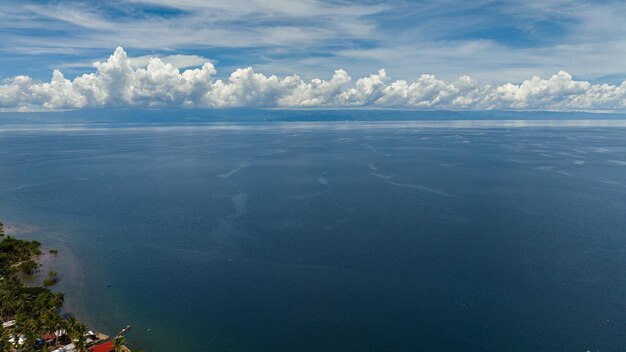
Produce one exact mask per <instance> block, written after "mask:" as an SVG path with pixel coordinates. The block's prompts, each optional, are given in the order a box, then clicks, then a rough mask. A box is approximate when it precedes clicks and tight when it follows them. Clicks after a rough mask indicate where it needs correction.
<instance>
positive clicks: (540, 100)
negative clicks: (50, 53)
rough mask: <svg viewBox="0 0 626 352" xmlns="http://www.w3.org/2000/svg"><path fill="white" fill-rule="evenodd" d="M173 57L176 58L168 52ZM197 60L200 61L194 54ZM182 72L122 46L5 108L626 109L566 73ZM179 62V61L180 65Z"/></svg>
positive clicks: (33, 86)
mask: <svg viewBox="0 0 626 352" xmlns="http://www.w3.org/2000/svg"><path fill="white" fill-rule="evenodd" d="M169 58H171V57H169ZM194 60H195V59H194ZM193 63H194V66H200V67H199V68H195V69H187V70H184V71H182V72H181V70H180V69H179V68H178V67H177V65H174V64H172V63H169V62H165V61H164V60H162V59H160V58H150V59H149V60H148V62H147V66H145V68H136V67H134V66H133V60H132V59H130V58H129V57H128V56H127V54H126V52H125V51H124V50H123V49H122V48H117V49H116V50H115V52H114V53H113V55H111V56H110V57H109V59H108V60H107V61H103V62H97V63H95V64H94V67H95V72H93V73H89V74H84V75H81V76H78V77H76V78H74V79H73V80H69V79H67V78H65V77H64V76H63V73H61V71H59V70H54V72H53V74H52V79H51V80H50V82H36V81H34V80H33V79H31V78H29V77H27V76H17V77H14V78H12V79H8V80H5V82H4V84H2V85H0V109H4V110H7V109H14V110H32V109H78V108H85V107H91V108H97V107H199V108H224V107H289V108H293V107H333V108H346V107H380V108H384V107H388V108H418V109H419V108H423V109H460V110H461V109H463V110H465V109H467V110H477V109H525V110H626V81H625V82H622V83H621V84H620V85H608V84H592V83H589V82H586V81H577V80H574V79H573V78H572V76H571V75H570V74H569V73H567V72H564V71H560V72H558V73H557V74H555V75H552V76H551V77H549V78H547V79H545V78H540V77H532V78H530V79H528V80H525V81H523V82H522V83H521V84H515V83H505V84H501V85H492V84H482V83H479V82H478V81H476V80H474V79H472V78H471V77H469V76H461V77H460V78H458V79H457V80H455V81H445V80H440V79H438V78H437V77H435V76H434V75H427V74H425V75H422V76H420V77H418V78H417V79H416V80H415V81H406V80H395V81H392V80H391V79H390V78H389V77H388V76H387V73H386V71H385V70H380V71H379V72H378V73H376V74H372V75H369V76H367V77H363V78H360V79H357V80H356V81H354V83H352V82H353V80H352V78H351V77H350V76H349V75H348V73H347V72H346V71H344V70H336V71H335V73H334V75H333V76H332V77H331V78H330V79H328V80H323V79H312V80H310V81H305V80H303V79H302V78H300V77H299V76H297V75H292V76H284V77H279V76H275V75H271V76H266V75H264V74H262V73H257V72H255V71H254V70H253V69H252V68H251V67H248V68H240V69H237V70H235V71H234V72H233V73H232V74H231V75H230V76H229V77H228V79H224V80H221V79H218V80H214V77H213V76H214V75H215V74H216V70H215V67H214V66H213V64H212V63H210V62H204V63H203V64H202V65H200V62H198V61H193ZM181 66H182V65H181Z"/></svg>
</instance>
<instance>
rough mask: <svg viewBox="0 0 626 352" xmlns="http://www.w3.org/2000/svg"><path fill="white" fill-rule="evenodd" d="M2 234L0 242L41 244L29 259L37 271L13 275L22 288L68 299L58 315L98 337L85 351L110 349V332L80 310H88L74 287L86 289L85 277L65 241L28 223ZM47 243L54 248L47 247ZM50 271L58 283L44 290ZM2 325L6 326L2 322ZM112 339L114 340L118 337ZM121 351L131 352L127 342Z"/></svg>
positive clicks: (70, 347)
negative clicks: (75, 320) (41, 289)
mask: <svg viewBox="0 0 626 352" xmlns="http://www.w3.org/2000/svg"><path fill="white" fill-rule="evenodd" d="M3 230H4V231H3V236H0V241H2V240H4V239H5V238H7V237H12V238H15V239H17V240H22V241H32V240H36V241H37V242H39V243H40V246H39V250H40V251H41V254H38V255H34V256H33V257H32V258H31V259H32V260H34V261H35V262H36V263H37V265H38V267H37V269H35V271H34V272H33V273H32V274H27V273H25V272H23V271H18V272H16V273H15V274H14V276H15V277H16V278H17V279H18V280H19V281H20V282H21V283H22V284H23V285H24V287H28V288H45V289H49V290H51V291H52V292H55V293H61V294H63V296H64V297H65V298H69V299H65V300H64V301H63V304H62V306H61V307H60V309H59V311H58V313H57V314H59V315H60V316H61V317H64V319H67V318H68V317H70V316H71V317H76V318H80V319H78V321H80V322H82V323H84V324H85V325H86V327H87V329H88V330H89V331H90V332H91V331H96V333H95V334H92V335H93V336H98V339H96V340H94V341H95V343H94V344H93V345H91V347H89V348H88V349H87V350H86V351H91V349H92V347H94V346H100V345H111V344H112V343H113V340H114V339H113V335H112V333H111V332H110V331H108V333H107V334H105V333H102V332H100V331H103V330H102V329H100V328H97V327H96V326H97V325H98V324H93V323H94V321H93V319H90V316H91V315H90V314H88V313H87V312H86V310H85V309H83V308H84V307H87V305H86V303H87V300H86V293H85V292H83V291H84V290H81V289H79V288H78V287H76V286H80V284H77V283H78V282H80V283H82V284H83V286H86V285H85V281H84V277H85V276H84V273H83V271H82V270H81V267H80V265H79V263H78V261H79V259H78V256H77V255H76V253H75V252H74V250H73V249H72V248H71V247H70V245H68V243H67V241H64V240H62V239H60V238H59V237H57V236H50V234H48V233H44V231H43V229H42V227H39V226H36V225H32V224H27V223H8V224H7V223H5V224H4V226H3ZM32 234H35V236H32V237H29V236H28V235H32ZM50 242H52V243H53V244H54V245H50ZM52 251H53V252H52ZM50 271H54V272H56V273H58V275H59V276H58V279H57V281H55V282H54V283H53V284H51V285H48V286H46V285H44V280H46V279H47V278H48V273H49V272H50ZM72 286H73V287H72ZM68 293H69V295H68ZM3 323H5V322H4V321H3ZM128 329H130V326H127V327H126V328H124V330H122V331H124V332H125V330H128ZM61 331H64V330H61ZM109 333H110V334H109ZM110 336H111V337H110ZM115 337H116V338H117V336H115ZM70 342H71V340H70ZM111 346H112V345H111ZM57 347H58V348H57V349H55V350H54V351H53V352H58V351H62V352H65V351H68V352H74V351H75V350H74V346H73V344H72V343H70V345H65V346H62V347H59V346H57ZM101 347H104V346H101ZM121 350H122V351H127V352H130V351H131V350H130V349H129V348H128V347H127V345H126V342H124V344H123V345H122V349H121ZM111 351H112V350H111Z"/></svg>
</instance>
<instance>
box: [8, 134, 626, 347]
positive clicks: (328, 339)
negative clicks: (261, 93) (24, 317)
mask: <svg viewBox="0 0 626 352" xmlns="http://www.w3.org/2000/svg"><path fill="white" fill-rule="evenodd" d="M560 124H561V125H559V124H556V125H555V126H550V127H546V126H539V125H541V124H539V125H536V126H534V127H533V126H530V127H513V126H514V125H515V124H512V125H511V124H508V125H507V124H506V123H494V125H493V126H490V125H489V123H482V124H477V125H472V124H471V123H470V124H467V123H465V124H462V125H457V124H455V123H454V122H445V123H441V124H440V125H438V127H436V128H433V127H432V126H431V127H428V124H420V123H399V124H392V125H390V124H369V125H367V126H366V125H362V124H359V123H320V124H305V123H300V124H298V123H286V124H267V125H238V126H236V125H208V126H206V125H203V126H195V127H194V126H186V127H171V126H162V127H154V126H134V127H132V128H124V127H119V126H117V127H112V128H105V127H102V126H101V127H99V128H93V127H71V126H70V127H71V128H70V127H67V126H65V127H63V128H57V129H54V130H42V129H35V130H30V129H28V128H23V127H21V128H19V129H10V128H9V129H4V130H2V131H0V218H2V221H4V222H6V223H13V224H29V225H32V226H33V227H34V228H35V229H34V230H32V231H31V232H30V233H29V234H24V236H25V237H31V238H33V237H34V238H39V239H41V240H42V241H44V243H46V244H48V245H50V246H53V247H55V246H56V247H59V248H61V249H62V250H61V254H60V255H59V259H58V263H57V265H59V266H61V267H63V269H64V270H62V271H61V278H62V281H61V283H60V284H59V289H62V290H63V291H65V292H66V293H67V300H66V301H67V307H68V309H69V310H72V311H74V312H75V313H77V314H78V316H79V317H81V318H83V319H84V320H86V321H88V322H89V323H90V325H91V326H93V327H95V328H97V329H101V330H105V331H106V332H108V333H110V334H113V333H115V332H116V331H117V330H118V329H119V328H121V327H123V326H125V325H126V324H132V325H133V330H131V332H130V333H129V334H128V335H127V336H128V339H129V340H130V342H131V346H135V347H141V348H144V349H146V350H148V351H152V352H159V351H381V350H390V351H417V350H423V351H531V350H540V351H586V350H592V351H622V350H623V349H624V346H626V329H625V327H626V128H623V127H598V126H595V127H594V126H593V124H592V125H591V126H585V127H581V126H578V127H577V125H578V124H577V123H575V124H573V125H567V123H563V122H561V123H560ZM109 285H110V287H107V286H109Z"/></svg>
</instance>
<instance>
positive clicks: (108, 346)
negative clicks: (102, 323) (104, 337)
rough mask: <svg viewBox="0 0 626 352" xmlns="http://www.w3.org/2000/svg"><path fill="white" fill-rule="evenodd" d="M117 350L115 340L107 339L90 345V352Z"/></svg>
mask: <svg viewBox="0 0 626 352" xmlns="http://www.w3.org/2000/svg"><path fill="white" fill-rule="evenodd" d="M114 350H115V345H114V344H113V341H107V342H105V343H101V344H99V345H95V346H91V347H89V352H112V351H114Z"/></svg>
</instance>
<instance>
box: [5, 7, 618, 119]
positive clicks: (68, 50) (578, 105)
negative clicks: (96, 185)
mask: <svg viewBox="0 0 626 352" xmlns="http://www.w3.org/2000/svg"><path fill="white" fill-rule="evenodd" d="M624 23H626V3H625V2H623V1H580V0H540V1H537V0H526V1H506V0H503V1H487V0H475V1H459V0H437V1H435V0H433V1H419V0H415V1H403V0H395V1H341V0H332V1H322V0H247V1H244V0H229V1H213V0H204V1H201V0H116V1H109V0H99V1H76V0H74V1H63V0H58V1H46V0H40V1H28V0H20V1H17V0H16V1H9V0H0V80H1V82H0V109H2V110H7V111H11V110H24V111H27V110H41V109H43V110H54V109H76V108H85V107H115V106H124V107H183V108H184V107H200V108H202V107H205V108H222V107H239V106H245V107H289V108H293V107H297V108H311V107H340V108H341V107H348V108H349V107H361V108H362V107H390V108H410V109H437V108H445V109H460V110H481V109H530V110H533V109H541V110H626V83H623V82H624V81H625V80H626V60H625V58H626V26H625V25H624ZM155 58H158V59H155Z"/></svg>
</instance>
